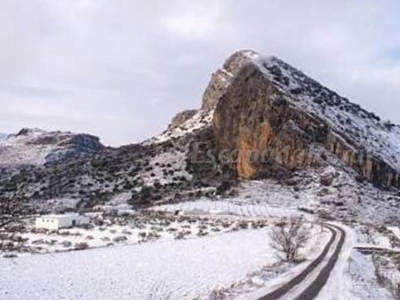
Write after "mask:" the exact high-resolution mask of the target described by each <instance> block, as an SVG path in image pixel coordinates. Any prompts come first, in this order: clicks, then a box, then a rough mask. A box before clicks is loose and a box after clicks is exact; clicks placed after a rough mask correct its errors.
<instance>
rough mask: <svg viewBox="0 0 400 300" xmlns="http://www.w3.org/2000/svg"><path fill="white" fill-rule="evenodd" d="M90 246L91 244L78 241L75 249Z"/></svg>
mask: <svg viewBox="0 0 400 300" xmlns="http://www.w3.org/2000/svg"><path fill="white" fill-rule="evenodd" d="M87 248H89V245H88V244H87V243H76V244H75V246H74V249H75V250H85V249H87Z"/></svg>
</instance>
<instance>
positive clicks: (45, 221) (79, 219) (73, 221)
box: [35, 214, 89, 230]
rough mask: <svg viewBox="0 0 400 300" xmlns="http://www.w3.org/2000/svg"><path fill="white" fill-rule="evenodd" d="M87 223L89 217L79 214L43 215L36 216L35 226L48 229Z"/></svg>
mask: <svg viewBox="0 0 400 300" xmlns="http://www.w3.org/2000/svg"><path fill="white" fill-rule="evenodd" d="M88 223H89V218H88V217H85V216H82V215H79V214H66V215H44V216H40V217H38V218H36V221H35V227H36V228H45V229H49V230H57V229H60V228H68V227H73V226H78V225H84V224H88Z"/></svg>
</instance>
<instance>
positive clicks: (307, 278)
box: [258, 224, 346, 300]
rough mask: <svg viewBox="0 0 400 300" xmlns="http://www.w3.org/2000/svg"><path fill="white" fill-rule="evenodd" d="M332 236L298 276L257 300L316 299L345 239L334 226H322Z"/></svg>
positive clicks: (339, 229) (340, 230) (343, 234)
mask: <svg viewBox="0 0 400 300" xmlns="http://www.w3.org/2000/svg"><path fill="white" fill-rule="evenodd" d="M323 226H324V227H325V228H327V229H328V230H330V231H331V233H332V236H331V239H330V240H329V242H328V243H327V244H326V246H325V248H324V250H323V251H322V252H321V254H320V255H319V256H318V257H317V258H316V259H315V260H314V261H313V262H312V263H311V264H310V265H309V266H308V267H307V268H306V269H305V270H304V271H302V272H301V273H300V274H298V275H297V276H295V277H294V278H293V279H291V280H290V281H289V282H287V283H286V284H285V285H283V286H281V287H280V288H278V289H277V290H275V291H273V292H271V293H269V294H267V295H265V296H263V297H261V298H259V299H258V300H277V299H285V300H289V299H290V300H311V299H314V298H316V296H317V295H318V293H319V292H320V291H321V290H322V288H323V287H324V285H325V284H326V282H327V281H328V279H329V276H330V274H331V272H332V270H333V269H334V267H335V265H336V263H337V261H338V259H339V255H340V253H341V251H342V248H343V244H344V242H345V239H346V233H345V231H344V230H343V229H342V228H340V227H338V226H335V225H331V224H324V225H323Z"/></svg>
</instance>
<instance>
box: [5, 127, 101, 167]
mask: <svg viewBox="0 0 400 300" xmlns="http://www.w3.org/2000/svg"><path fill="white" fill-rule="evenodd" d="M104 148H105V147H104V146H103V145H102V144H101V143H100V141H99V138H97V137H95V136H91V135H88V134H73V133H71V132H61V131H55V132H47V131H44V130H41V129H30V128H23V129H21V130H20V131H19V132H18V133H17V134H10V135H8V136H6V137H4V138H3V139H2V140H0V164H9V165H24V164H25V165H42V164H45V163H49V162H54V161H57V160H61V159H63V158H67V157H71V158H73V157H75V158H76V157H80V156H85V155H91V154H94V153H96V152H99V151H102V150H103V149H104Z"/></svg>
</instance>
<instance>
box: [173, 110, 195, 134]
mask: <svg viewBox="0 0 400 300" xmlns="http://www.w3.org/2000/svg"><path fill="white" fill-rule="evenodd" d="M197 112H198V110H197V109H188V110H184V111H182V112H180V113H177V114H176V115H175V117H173V118H172V120H171V122H170V123H169V125H168V130H172V129H174V128H176V127H179V126H180V125H182V124H183V123H185V122H186V121H187V120H189V119H191V118H192V117H193V116H194V115H195V114H196V113H197Z"/></svg>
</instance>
